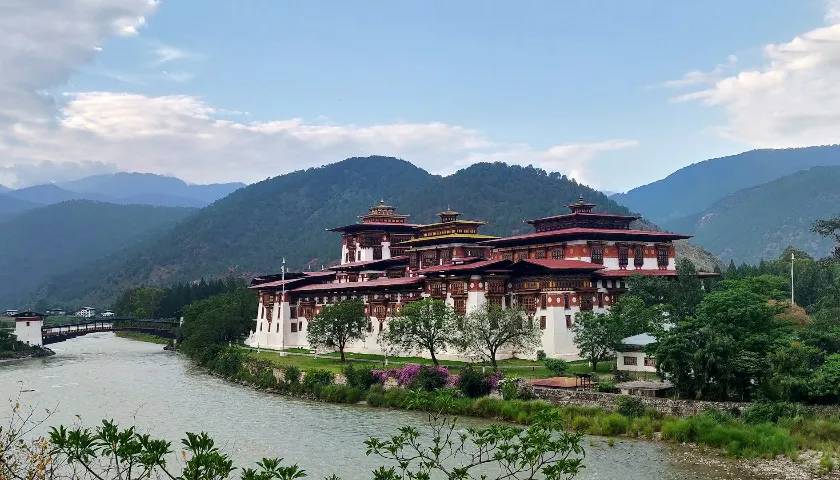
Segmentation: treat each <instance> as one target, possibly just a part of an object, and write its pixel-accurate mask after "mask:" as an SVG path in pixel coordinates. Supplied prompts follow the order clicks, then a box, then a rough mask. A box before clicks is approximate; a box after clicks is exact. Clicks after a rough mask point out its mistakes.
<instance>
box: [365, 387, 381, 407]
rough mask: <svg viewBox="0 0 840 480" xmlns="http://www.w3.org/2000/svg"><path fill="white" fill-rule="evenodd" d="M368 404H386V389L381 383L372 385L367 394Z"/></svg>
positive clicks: (375, 405) (376, 405)
mask: <svg viewBox="0 0 840 480" xmlns="http://www.w3.org/2000/svg"><path fill="white" fill-rule="evenodd" d="M366 400H367V404H368V405H370V406H371V407H382V406H384V405H385V389H384V388H382V386H381V385H374V386H372V387H370V390H368V394H367V398H366Z"/></svg>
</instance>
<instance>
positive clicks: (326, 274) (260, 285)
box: [248, 271, 335, 290]
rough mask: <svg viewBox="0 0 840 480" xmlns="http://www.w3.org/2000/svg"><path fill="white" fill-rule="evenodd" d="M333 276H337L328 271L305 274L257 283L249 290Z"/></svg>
mask: <svg viewBox="0 0 840 480" xmlns="http://www.w3.org/2000/svg"><path fill="white" fill-rule="evenodd" d="M333 276H335V272H332V271H328V272H303V276H302V277H297V278H287V279H286V280H273V281H271V282H263V283H257V284H255V285H251V286H250V287H248V288H253V289H255V290H257V289H261V288H272V287H282V286H283V285H291V284H293V283H299V282H301V281H303V280H314V279H316V278H323V277H333Z"/></svg>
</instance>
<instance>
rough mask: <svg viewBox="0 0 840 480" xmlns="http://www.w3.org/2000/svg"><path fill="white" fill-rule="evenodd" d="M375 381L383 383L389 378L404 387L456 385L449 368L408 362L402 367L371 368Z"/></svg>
mask: <svg viewBox="0 0 840 480" xmlns="http://www.w3.org/2000/svg"><path fill="white" fill-rule="evenodd" d="M372 373H373V376H374V378H376V380H377V382H379V383H382V384H385V382H386V381H387V380H388V379H389V378H393V379H394V380H396V381H397V385H399V386H401V387H404V388H421V389H423V390H436V389H438V388H443V387H446V386H456V385H457V381H458V377H457V375H451V374H450V373H449V369H448V368H446V367H441V366H434V367H431V366H424V365H418V364H416V363H409V364H406V365H405V366H403V367H402V368H391V369H388V370H373V372H372Z"/></svg>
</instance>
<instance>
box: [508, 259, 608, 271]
mask: <svg viewBox="0 0 840 480" xmlns="http://www.w3.org/2000/svg"><path fill="white" fill-rule="evenodd" d="M524 263H530V264H532V265H537V266H540V267H543V268H547V269H549V270H592V271H595V270H601V269H603V268H604V266H603V265H600V264H597V263H591V262H584V261H582V260H562V259H561V260H554V259H551V258H523V259H522V260H519V261H518V262H516V263H515V264H514V265H521V264H524Z"/></svg>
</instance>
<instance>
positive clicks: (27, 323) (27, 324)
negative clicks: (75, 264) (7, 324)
mask: <svg viewBox="0 0 840 480" xmlns="http://www.w3.org/2000/svg"><path fill="white" fill-rule="evenodd" d="M262 324H263V322H260V331H261V332H262ZM26 326H27V327H28V326H29V322H26Z"/></svg>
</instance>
